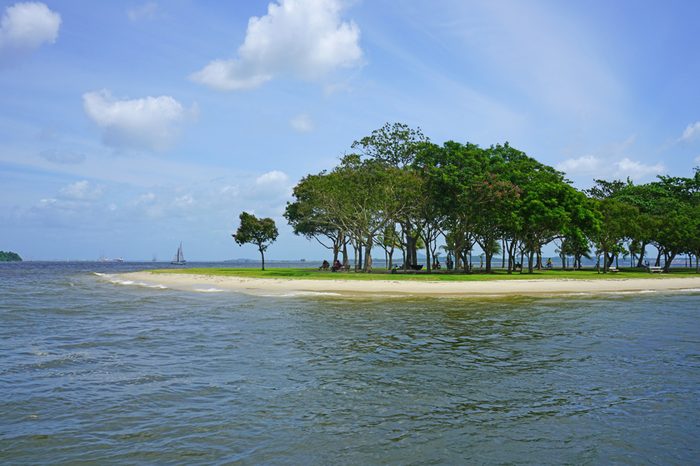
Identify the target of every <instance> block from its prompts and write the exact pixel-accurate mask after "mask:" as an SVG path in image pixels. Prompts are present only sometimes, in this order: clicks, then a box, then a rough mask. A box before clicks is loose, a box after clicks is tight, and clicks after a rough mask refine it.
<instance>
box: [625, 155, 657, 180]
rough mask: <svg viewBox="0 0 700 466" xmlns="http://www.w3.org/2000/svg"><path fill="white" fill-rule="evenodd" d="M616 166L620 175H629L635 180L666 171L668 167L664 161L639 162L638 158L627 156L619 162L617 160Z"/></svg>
mask: <svg viewBox="0 0 700 466" xmlns="http://www.w3.org/2000/svg"><path fill="white" fill-rule="evenodd" d="M615 167H617V173H618V176H620V177H627V176H629V177H630V178H632V179H633V180H640V179H643V178H651V177H654V176H656V175H660V174H663V173H665V172H666V167H665V166H664V165H663V164H662V163H657V164H654V165H647V164H644V163H641V162H637V161H636V160H630V159H629V158H627V157H625V158H624V159H622V160H620V161H619V162H616V163H615Z"/></svg>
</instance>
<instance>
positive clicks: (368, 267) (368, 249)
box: [363, 237, 373, 273]
mask: <svg viewBox="0 0 700 466" xmlns="http://www.w3.org/2000/svg"><path fill="white" fill-rule="evenodd" d="M372 243H373V239H372V237H369V238H367V245H366V246H365V266H364V268H363V270H364V271H365V272H367V273H369V272H372Z"/></svg>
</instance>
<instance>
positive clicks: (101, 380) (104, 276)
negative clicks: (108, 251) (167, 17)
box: [0, 262, 700, 465]
mask: <svg viewBox="0 0 700 466" xmlns="http://www.w3.org/2000/svg"><path fill="white" fill-rule="evenodd" d="M190 265H191V266H202V265H206V264H190ZM210 265H214V266H219V267H220V266H222V265H224V264H221V263H218V264H210ZM289 265H290V266H291V265H296V266H298V265H299V264H289ZM167 266H169V265H168V264H158V263H99V262H46V263H41V262H23V263H2V264H0V464H12V465H19V464H42V465H43V464H188V465H189V464H295V465H296V464H304V465H312V464H323V465H326V464H333V465H335V464H347V465H358V464H402V465H412V464H415V465H423V464H537V465H542V464H562V463H568V464H601V463H604V464H607V463H619V464H698V463H700V442H699V441H698V439H699V438H700V290H695V291H688V292H668V293H653V292H647V293H624V294H623V293H621V294H607V295H585V294H582V295H577V296H567V297H542V298H533V297H527V298H526V297H522V298H513V297H510V298H502V299H495V298H491V299H486V298H463V299H455V298H420V299H417V298H393V299H388V298H371V297H355V298H352V297H338V296H322V295H321V296H309V295H301V296H294V295H290V296H251V295H246V294H240V293H235V292H222V291H217V290H215V289H210V288H203V289H201V290H200V291H187V292H185V291H178V290H173V289H169V288H167V287H165V286H144V285H142V284H138V283H134V282H129V281H125V280H121V281H119V280H114V279H110V277H113V276H114V275H115V274H117V273H120V272H127V271H134V270H144V269H148V268H152V267H159V268H162V267H167Z"/></svg>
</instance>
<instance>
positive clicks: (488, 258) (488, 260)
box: [484, 248, 493, 273]
mask: <svg viewBox="0 0 700 466" xmlns="http://www.w3.org/2000/svg"><path fill="white" fill-rule="evenodd" d="M484 255H485V256H486V273H491V260H492V259H493V251H492V250H490V248H489V251H488V252H485V253H484Z"/></svg>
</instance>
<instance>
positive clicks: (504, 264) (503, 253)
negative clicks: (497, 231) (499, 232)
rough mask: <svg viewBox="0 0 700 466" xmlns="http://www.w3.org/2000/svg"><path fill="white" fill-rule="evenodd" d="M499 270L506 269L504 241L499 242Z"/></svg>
mask: <svg viewBox="0 0 700 466" xmlns="http://www.w3.org/2000/svg"><path fill="white" fill-rule="evenodd" d="M501 268H502V269H505V268H506V239H505V238H503V239H502V240H501Z"/></svg>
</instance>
